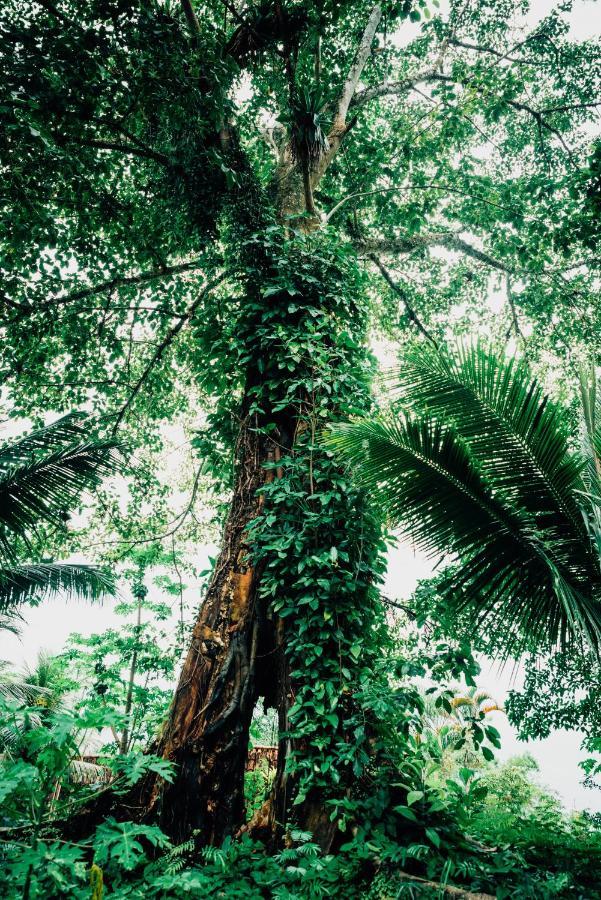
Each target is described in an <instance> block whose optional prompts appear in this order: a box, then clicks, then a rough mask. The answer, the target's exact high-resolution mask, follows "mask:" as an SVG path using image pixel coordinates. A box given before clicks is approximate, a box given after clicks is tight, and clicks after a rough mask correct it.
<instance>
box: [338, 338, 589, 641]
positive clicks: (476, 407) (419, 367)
mask: <svg viewBox="0 0 601 900" xmlns="http://www.w3.org/2000/svg"><path fill="white" fill-rule="evenodd" d="M399 379H400V380H399V389H400V391H401V394H402V397H403V409H402V411H401V412H399V413H398V414H396V415H395V417H394V418H392V417H391V418H390V419H389V420H388V421H377V420H376V421H366V422H360V423H357V424H350V425H340V426H338V427H337V428H336V429H334V431H333V432H332V433H331V435H330V437H329V439H328V445H329V446H331V447H333V448H335V449H337V450H339V451H340V452H341V454H342V455H343V456H344V457H345V458H346V459H347V460H348V461H349V462H350V463H352V464H353V465H354V467H355V469H356V470H357V472H358V475H359V478H360V481H361V483H362V484H363V485H364V486H365V487H366V488H367V489H369V490H370V491H371V492H373V493H374V494H376V496H377V497H378V500H379V502H380V503H381V504H382V505H384V506H385V507H386V509H387V510H388V512H389V515H390V517H391V518H392V520H393V521H398V522H400V523H402V525H403V527H404V528H405V530H406V531H407V532H408V533H409V534H410V535H411V536H412V537H414V539H415V540H416V541H417V543H418V545H419V546H420V547H421V548H422V549H424V550H425V551H426V552H428V553H429V554H430V555H434V554H441V553H449V554H452V555H453V556H455V557H456V558H458V559H460V560H461V565H460V566H458V567H457V568H456V569H455V570H454V571H453V573H452V575H451V576H450V577H449V578H448V580H447V584H446V589H447V602H448V603H450V604H451V605H453V606H454V607H455V608H458V609H461V608H465V607H472V608H473V609H474V620H475V621H478V622H482V621H483V620H484V619H488V620H490V622H492V627H494V629H495V631H497V632H502V633H503V635H504V647H505V652H507V651H508V649H511V648H512V647H514V646H515V645H516V644H517V645H521V646H522V647H523V645H524V642H525V641H529V642H530V643H531V644H534V645H536V644H537V643H539V644H547V645H551V646H552V645H554V644H555V643H557V642H561V643H563V644H567V643H569V642H572V641H575V642H576V643H578V641H579V639H580V638H581V636H583V635H584V636H585V637H586V639H587V640H588V641H589V642H590V644H591V645H592V646H593V647H596V646H597V643H598V631H599V624H600V620H599V586H600V582H599V557H598V553H597V546H596V543H595V533H594V531H593V529H592V527H589V525H588V523H589V520H590V521H591V522H595V521H596V517H597V514H598V502H599V482H598V474H597V467H596V464H595V462H594V460H595V459H596V456H594V455H593V456H592V459H591V466H590V479H592V481H590V482H589V480H588V479H585V478H584V476H583V469H584V465H585V460H584V458H583V457H581V456H580V455H578V454H576V453H575V452H573V451H570V448H569V444H568V436H567V432H566V429H565V425H564V422H563V420H562V415H561V409H560V408H559V407H558V406H556V405H555V404H554V403H553V402H552V401H551V400H550V398H549V397H548V396H546V395H545V394H544V392H543V389H542V387H541V385H540V384H539V383H538V382H537V381H535V380H533V379H532V376H531V374H530V372H529V370H528V368H527V366H526V365H525V364H524V363H523V362H521V361H516V360H515V359H503V358H502V357H500V356H497V355H495V354H494V353H493V352H492V351H491V350H489V349H487V348H486V347H483V346H481V345H472V346H461V345H460V346H459V348H458V349H457V350H456V351H455V352H454V353H453V354H451V353H447V352H443V351H439V350H435V349H431V348H427V349H426V348H423V347H422V348H419V349H417V350H415V351H413V352H411V353H407V354H406V355H405V360H404V366H403V370H402V372H401V374H400V376H399ZM593 441H594V442H596V441H597V434H596V433H595V435H594V438H593ZM593 446H594V443H593ZM587 488H588V490H587ZM490 622H489V625H490Z"/></svg>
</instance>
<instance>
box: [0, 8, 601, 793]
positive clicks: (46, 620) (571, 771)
mask: <svg viewBox="0 0 601 900" xmlns="http://www.w3.org/2000/svg"><path fill="white" fill-rule="evenodd" d="M446 5H447V4H446V3H445V2H444V0H443V2H441V8H442V10H443V11H444V8H445V6H446ZM554 6H555V3H552V2H549V0H533V2H532V3H531V11H530V14H529V15H528V17H527V20H526V24H527V25H528V26H529V27H532V26H533V25H534V24H536V22H538V21H539V20H540V19H541V18H542V17H543V16H545V15H546V14H548V12H549V11H550V10H551V9H552V8H553V7H554ZM570 22H571V31H570V37H571V38H573V39H578V40H585V39H588V38H591V37H595V36H598V35H599V34H601V16H599V7H598V5H597V3H596V0H576V2H575V3H574V8H573V11H572V13H571V15H570ZM418 31H419V25H414V24H413V23H410V22H406V23H403V34H402V40H401V43H403V44H405V43H407V42H409V41H410V40H412V39H413V37H415V35H416V34H417V33H418ZM215 550H216V548H215V547H210V546H206V547H199V549H198V556H197V562H198V563H199V564H200V567H204V565H203V563H204V559H205V558H206V560H208V557H209V555H212V556H214V555H215ZM431 571H432V569H431V565H430V563H429V562H428V560H426V559H424V558H423V557H422V556H420V555H419V554H417V553H414V551H413V549H412V548H411V546H410V545H409V544H406V543H402V544H400V545H399V546H398V547H396V548H395V549H393V550H392V551H391V552H390V554H389V571H388V576H387V579H386V586H385V592H386V593H387V595H388V596H390V597H391V598H397V599H407V598H408V597H409V596H410V595H411V593H412V591H413V589H414V588H415V585H416V583H417V581H418V579H420V578H426V577H428V576H429V575H430V574H431ZM187 594H188V598H189V600H191V601H194V600H195V599H196V597H195V594H197V592H195V591H194V590H189V591H188V592H187ZM112 606H113V604H112V603H105V604H104V605H103V606H100V605H97V606H88V605H86V604H84V603H80V602H77V601H70V602H69V603H68V604H67V603H66V602H65V601H61V600H54V601H48V602H45V603H43V604H42V605H41V606H40V607H38V608H37V609H27V610H24V613H25V616H26V624H25V626H24V628H23V630H22V635H21V638H20V639H19V638H15V637H14V636H12V635H9V634H6V633H2V632H0V659H6V660H9V661H10V662H11V663H13V664H14V665H15V666H17V667H21V666H22V665H23V664H24V663H33V662H34V661H35V659H36V656H37V654H38V651H39V650H40V649H46V650H48V651H51V652H59V651H60V650H62V649H63V647H64V644H65V641H66V639H67V637H68V635H69V634H71V633H72V632H80V633H82V634H92V633H94V632H99V631H103V630H105V629H106V628H109V627H112V626H114V625H115V624H116V622H117V621H119V620H118V619H117V617H116V616H115V615H114V613H113V611H112ZM512 674H514V673H513V672H512V671H511V670H510V668H509V667H508V668H507V669H506V670H505V671H502V672H500V671H499V669H498V667H497V666H495V665H492V664H486V665H485V666H484V667H483V671H482V674H481V676H480V678H479V680H478V686H479V687H481V688H485V689H487V690H488V691H490V693H491V694H492V695H493V696H494V697H495V699H497V700H498V701H499V702H501V703H502V702H503V701H504V699H505V697H506V694H507V691H508V689H509V687H510V686H511V684H512V680H511V679H512ZM519 677H520V673H519V671H518V673H517V675H516V678H517V679H518V681H519ZM513 683H514V684H515V682H513ZM492 715H493V716H494V724H495V726H496V727H497V728H498V729H499V731H500V732H501V735H502V750H501V752H500V754H499V755H500V758H501V759H506V758H508V757H509V756H512V755H515V754H516V753H523V752H525V751H528V752H530V753H532V755H533V756H534V757H535V759H536V760H537V761H538V763H539V766H540V770H541V771H540V781H541V782H542V783H544V784H546V785H548V786H549V787H550V788H552V789H553V790H555V791H556V792H557V793H558V794H559V795H560V797H561V798H562V800H563V802H564V804H565V806H566V807H567V808H569V809H571V808H585V807H587V808H589V809H593V810H601V791H596V792H595V791H588V790H586V789H585V788H583V787H582V785H581V784H580V778H581V772H580V770H579V769H578V761H579V760H580V759H581V758H582V757H583V755H584V754H583V753H582V752H581V751H580V749H579V747H580V740H581V738H580V736H579V735H578V734H576V733H573V732H572V733H567V732H555V733H553V734H552V735H551V736H550V737H549V738H548V739H547V740H544V741H532V742H529V743H527V744H524V743H520V742H518V741H517V739H516V736H515V731H514V729H512V728H511V726H510V725H509V723H508V722H507V720H506V718H505V716H504V715H503V714H502V713H493V714H492Z"/></svg>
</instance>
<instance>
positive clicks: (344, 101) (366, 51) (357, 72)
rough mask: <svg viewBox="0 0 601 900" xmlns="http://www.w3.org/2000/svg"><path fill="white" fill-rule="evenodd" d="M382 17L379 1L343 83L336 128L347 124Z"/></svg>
mask: <svg viewBox="0 0 601 900" xmlns="http://www.w3.org/2000/svg"><path fill="white" fill-rule="evenodd" d="M381 18H382V7H381V6H380V4H379V3H376V5H375V6H374V7H373V9H372V11H371V13H370V15H369V19H368V20H367V25H366V26H365V30H364V32H363V35H362V37H361V41H360V43H359V46H358V47H357V52H356V53H355V58H354V60H353V64H352V66H351V68H350V70H349V73H348V75H347V78H346V81H345V82H344V85H343V88H342V93H341V95H340V99H339V101H338V108H337V110H336V116H335V119H334V129H341V128H344V127H345V125H346V115H347V113H348V111H349V107H350V105H351V101H352V99H353V97H354V95H355V91H356V90H357V85H358V83H359V79H360V78H361V74H362V72H363V69H364V68H365V63H366V62H367V60H368V59H369V56H370V54H371V45H372V42H373V39H374V36H375V33H376V29H377V27H378V25H379V24H380V19H381Z"/></svg>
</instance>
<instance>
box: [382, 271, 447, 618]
mask: <svg viewBox="0 0 601 900" xmlns="http://www.w3.org/2000/svg"><path fill="white" fill-rule="evenodd" d="M369 258H370V259H371V261H372V262H373V263H375V264H376V266H377V267H378V269H379V270H380V273H381V275H382V277H383V279H384V281H385V282H386V284H387V285H388V286H389V287H390V289H391V290H392V291H393V292H394V293H395V294H396V295H397V297H399V298H400V299H401V300H402V302H403V305H404V307H405V310H406V312H407V316H408V317H409V321H410V322H412V323H413V324H414V325H415V327H416V328H417V330H418V331H419V332H420V333H421V334H422V335H423V336H424V337H425V338H426V340H427V341H429V342H430V343H431V344H432V345H433V346H434V347H436V349H437V350H438V342H437V341H436V340H435V339H434V338H433V337H432V335H431V334H430V332H429V331H428V329H427V328H426V327H425V325H423V324H422V322H421V321H420V319H419V317H418V315H417V313H416V312H415V310H414V309H413V307H412V306H411V304H410V303H409V301H408V299H407V295H406V293H405V291H404V290H403V289H402V287H401V286H400V285H399V284H397V283H396V281H394V279H393V278H392V275H391V274H390V272H389V271H388V269H387V268H386V267H385V266H384V265H383V263H382V262H381V260H380V259H379V258H378V257H377V256H376V254H375V253H370V254H369ZM392 605H393V606H398V604H392ZM400 608H402V607H400Z"/></svg>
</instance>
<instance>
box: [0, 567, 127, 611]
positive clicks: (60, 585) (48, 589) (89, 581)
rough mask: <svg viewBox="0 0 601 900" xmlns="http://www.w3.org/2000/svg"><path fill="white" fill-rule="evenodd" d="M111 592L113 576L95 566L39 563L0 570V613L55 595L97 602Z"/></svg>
mask: <svg viewBox="0 0 601 900" xmlns="http://www.w3.org/2000/svg"><path fill="white" fill-rule="evenodd" d="M114 590H115V583H114V579H113V577H112V576H111V575H108V574H106V573H105V572H103V571H102V570H101V569H98V568H96V567H95V566H88V565H75V564H72V563H39V564H37V565H15V566H11V567H10V568H2V569H0V610H7V609H10V608H12V607H15V606H18V605H19V604H21V603H25V602H27V601H31V600H42V599H44V598H45V597H47V596H48V595H49V594H55V593H56V594H61V593H64V594H75V595H77V596H79V597H81V598H82V599H84V600H100V599H102V598H103V597H106V596H109V595H111V594H113V593H114Z"/></svg>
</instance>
